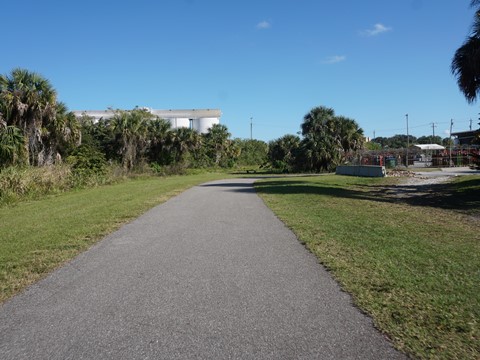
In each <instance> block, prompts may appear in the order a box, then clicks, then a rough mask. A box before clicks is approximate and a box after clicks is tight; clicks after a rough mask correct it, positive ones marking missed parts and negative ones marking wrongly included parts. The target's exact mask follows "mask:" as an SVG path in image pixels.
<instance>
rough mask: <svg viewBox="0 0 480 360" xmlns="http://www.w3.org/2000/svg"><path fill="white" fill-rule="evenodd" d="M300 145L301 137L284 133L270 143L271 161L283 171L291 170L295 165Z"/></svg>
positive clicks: (269, 154) (269, 153)
mask: <svg viewBox="0 0 480 360" xmlns="http://www.w3.org/2000/svg"><path fill="white" fill-rule="evenodd" d="M299 147H300V138H299V137H298V136H297V135H290V134H287V135H284V136H282V137H281V138H279V139H276V140H273V141H270V143H269V144H268V158H269V160H270V163H271V164H272V165H273V166H274V167H276V168H281V169H282V170H283V171H291V170H293V168H294V167H295V161H296V155H297V152H298V148H299Z"/></svg>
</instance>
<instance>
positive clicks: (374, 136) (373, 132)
mask: <svg viewBox="0 0 480 360" xmlns="http://www.w3.org/2000/svg"><path fill="white" fill-rule="evenodd" d="M373 139H375V130H373ZM373 139H372V140H373Z"/></svg>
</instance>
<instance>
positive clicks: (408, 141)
mask: <svg viewBox="0 0 480 360" xmlns="http://www.w3.org/2000/svg"><path fill="white" fill-rule="evenodd" d="M405 117H406V118H407V159H406V160H405V166H406V167H407V168H408V148H409V147H410V136H409V135H408V114H405Z"/></svg>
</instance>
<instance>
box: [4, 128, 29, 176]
mask: <svg viewBox="0 0 480 360" xmlns="http://www.w3.org/2000/svg"><path fill="white" fill-rule="evenodd" d="M24 160H26V156H25V138H24V136H23V135H22V132H21V131H20V129H19V128H17V127H15V126H13V125H10V126H7V124H6V122H4V121H0V167H3V166H8V165H15V164H17V163H22V162H23V161H24Z"/></svg>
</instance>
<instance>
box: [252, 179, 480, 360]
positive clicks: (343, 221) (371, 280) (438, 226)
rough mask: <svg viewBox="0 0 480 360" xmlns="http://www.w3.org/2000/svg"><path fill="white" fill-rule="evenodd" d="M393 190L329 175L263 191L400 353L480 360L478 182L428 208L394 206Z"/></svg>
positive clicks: (440, 196) (413, 203)
mask: <svg viewBox="0 0 480 360" xmlns="http://www.w3.org/2000/svg"><path fill="white" fill-rule="evenodd" d="M385 181H388V182H391V181H392V179H385V180H384V179H367V178H355V177H341V176H334V175H328V176H320V177H306V178H287V179H281V180H280V179H275V180H267V181H262V182H257V183H256V185H255V187H256V190H257V192H258V194H259V195H260V196H261V197H262V198H263V199H264V201H265V203H266V204H267V205H268V206H269V207H270V208H271V209H272V210H273V211H274V212H275V213H276V214H277V215H278V216H279V218H280V219H281V220H282V221H283V222H284V223H286V224H287V226H289V227H290V228H291V229H292V230H293V231H294V232H295V233H296V234H297V236H298V237H299V239H300V241H302V242H303V243H305V245H306V247H307V248H308V249H309V250H310V251H312V252H313V253H314V254H315V255H316V256H317V257H318V258H319V260H320V262H321V263H322V264H324V265H325V266H326V267H327V268H328V269H329V270H330V271H331V272H332V274H333V276H334V277H335V278H336V279H337V280H338V281H339V282H340V283H341V284H342V286H343V287H344V289H345V290H346V291H348V292H349V293H351V294H352V296H353V298H354V301H355V302H356V304H357V305H358V306H359V307H360V308H361V309H363V310H364V311H365V312H367V313H368V314H370V315H371V316H372V318H373V319H374V322H375V324H376V326H377V327H378V328H379V329H380V330H381V331H383V332H385V333H386V334H388V335H389V336H390V338H391V339H392V341H393V343H394V344H395V346H396V347H397V348H398V349H400V350H402V351H405V352H406V353H408V354H411V355H413V356H414V357H418V358H424V359H430V358H439V359H474V358H475V359H478V358H480V326H479V322H480V306H479V304H480V291H479V289H480V232H479V224H480V221H479V219H478V209H479V208H480V196H479V194H480V178H479V177H465V178H462V179H460V180H457V181H456V182H454V183H452V184H442V185H441V189H440V187H439V188H438V189H437V190H439V191H431V192H427V193H425V191H424V192H423V195H422V196H425V198H424V200H425V201H420V200H421V199H418V198H417V199H415V197H410V198H404V199H399V198H397V197H395V196H392V194H391V192H389V191H386V189H387V188H388V186H385V184H386V183H385ZM439 186H440V185H439ZM440 190H441V191H440ZM413 199H415V200H413ZM463 205H466V206H463ZM472 215H473V216H472Z"/></svg>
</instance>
